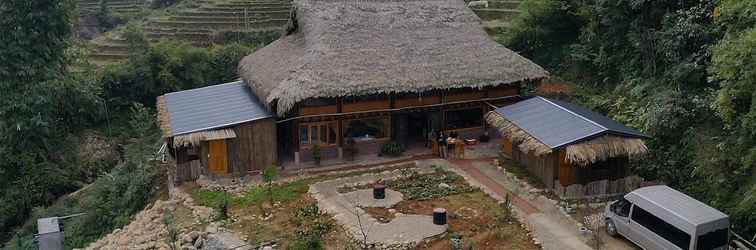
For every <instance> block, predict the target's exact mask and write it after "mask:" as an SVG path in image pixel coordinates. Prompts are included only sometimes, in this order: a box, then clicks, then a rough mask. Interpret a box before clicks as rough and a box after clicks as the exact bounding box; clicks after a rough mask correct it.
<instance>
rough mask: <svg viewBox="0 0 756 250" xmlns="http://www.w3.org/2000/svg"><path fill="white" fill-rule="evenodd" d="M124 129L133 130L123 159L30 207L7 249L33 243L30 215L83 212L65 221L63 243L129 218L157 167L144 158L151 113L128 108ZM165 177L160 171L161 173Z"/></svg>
mask: <svg viewBox="0 0 756 250" xmlns="http://www.w3.org/2000/svg"><path fill="white" fill-rule="evenodd" d="M131 113H132V115H131V117H132V118H131V120H130V126H129V127H130V129H131V130H132V131H133V132H134V133H135V134H134V135H135V136H136V137H135V138H134V139H133V140H132V142H131V143H130V144H128V145H126V147H125V159H124V161H122V162H120V163H119V164H118V165H117V166H116V167H114V168H113V170H112V171H110V173H109V174H107V175H105V176H103V177H101V178H98V179H97V180H96V181H95V182H94V183H92V184H91V186H89V187H87V188H86V189H84V190H82V191H80V192H79V193H78V194H76V196H73V197H72V196H66V197H64V198H63V199H62V200H60V201H58V202H56V203H55V204H54V205H53V206H51V207H48V208H46V209H38V210H35V212H34V214H33V215H32V217H31V219H30V220H29V221H28V222H27V223H26V224H25V225H24V226H23V227H22V228H21V229H20V230H19V231H18V232H17V238H15V239H14V240H12V241H11V242H10V243H9V244H8V248H9V249H36V246H34V245H33V243H32V240H33V235H34V234H35V233H36V232H37V229H36V219H37V218H41V217H49V216H65V215H69V214H75V213H82V212H83V213H86V214H85V215H83V216H81V217H75V218H72V219H67V220H66V221H65V231H66V239H65V242H64V243H65V247H66V249H71V248H81V247H85V246H86V245H87V244H88V243H89V242H92V241H94V240H97V239H99V238H100V237H102V236H104V235H105V234H107V233H110V232H111V231H112V230H113V229H115V228H118V227H122V226H124V225H126V224H128V223H129V221H130V220H131V216H132V215H133V214H135V213H137V212H139V211H141V210H142V209H143V208H144V206H145V205H147V204H148V203H149V202H150V201H152V200H153V198H152V197H153V195H154V193H155V190H156V189H155V187H156V186H159V185H157V184H158V182H157V180H158V179H159V176H160V175H159V173H158V172H157V170H156V166H155V165H154V164H152V163H151V162H150V160H151V156H152V153H153V152H154V151H155V149H156V145H155V142H156V141H157V140H156V138H157V137H158V135H157V134H156V131H157V128H156V126H155V120H154V119H153V115H154V114H153V113H150V112H149V110H148V109H146V108H144V107H143V106H141V105H138V104H137V105H135V106H134V107H132V109H131ZM163 178H165V177H163Z"/></svg>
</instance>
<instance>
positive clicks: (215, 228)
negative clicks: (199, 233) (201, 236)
mask: <svg viewBox="0 0 756 250" xmlns="http://www.w3.org/2000/svg"><path fill="white" fill-rule="evenodd" d="M205 232H208V233H217V232H218V224H216V223H214V222H213V223H210V224H209V225H207V227H205Z"/></svg>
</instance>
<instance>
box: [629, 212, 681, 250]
mask: <svg viewBox="0 0 756 250" xmlns="http://www.w3.org/2000/svg"><path fill="white" fill-rule="evenodd" d="M631 218H632V219H633V221H635V222H637V223H638V224H640V225H641V226H643V227H645V228H646V229H648V230H650V231H651V232H654V233H656V234H657V235H659V236H661V237H662V238H664V239H665V240H667V241H669V242H670V243H672V244H674V245H675V246H677V247H679V248H680V249H686V250H687V249H690V234H687V233H685V232H683V231H682V230H680V229H679V228H677V227H675V226H673V225H671V224H669V223H667V222H666V221H663V220H662V219H659V217H656V216H654V215H653V214H651V213H649V212H646V210H643V209H642V208H640V207H638V206H634V207H633V215H632V216H631Z"/></svg>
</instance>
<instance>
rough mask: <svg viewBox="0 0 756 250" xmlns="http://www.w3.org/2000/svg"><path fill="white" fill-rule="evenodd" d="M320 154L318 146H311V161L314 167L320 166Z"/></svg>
mask: <svg viewBox="0 0 756 250" xmlns="http://www.w3.org/2000/svg"><path fill="white" fill-rule="evenodd" d="M320 153H321V152H320V145H318V144H315V145H312V159H313V160H315V165H320V160H321V159H322V157H323V156H322V155H321V154H320Z"/></svg>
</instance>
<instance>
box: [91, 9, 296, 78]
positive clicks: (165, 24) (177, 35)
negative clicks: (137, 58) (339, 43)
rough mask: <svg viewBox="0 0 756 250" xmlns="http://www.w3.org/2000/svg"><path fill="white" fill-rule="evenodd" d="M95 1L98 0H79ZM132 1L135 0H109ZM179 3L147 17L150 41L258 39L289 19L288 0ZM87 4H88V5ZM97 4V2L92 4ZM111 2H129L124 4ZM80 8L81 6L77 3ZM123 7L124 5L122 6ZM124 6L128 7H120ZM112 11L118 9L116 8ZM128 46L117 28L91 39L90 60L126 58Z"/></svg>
mask: <svg viewBox="0 0 756 250" xmlns="http://www.w3.org/2000/svg"><path fill="white" fill-rule="evenodd" d="M79 1H80V3H81V2H82V1H93V2H94V1H97V0H79ZM111 1H112V2H114V1H123V2H129V1H132V2H133V1H135V0H110V1H109V2H108V4H110V3H112V2H111ZM138 1H142V0H138ZM184 2H185V4H184V5H182V6H176V7H169V8H168V9H166V10H164V11H162V12H160V13H158V14H155V15H153V16H151V17H148V18H147V20H145V21H144V24H143V25H142V28H143V30H144V33H145V35H146V37H147V38H148V39H149V40H150V41H152V42H155V41H159V40H161V39H170V40H179V41H184V42H188V43H190V44H192V45H194V46H200V47H206V46H210V45H212V44H222V43H225V42H226V41H227V40H228V38H234V37H244V38H245V39H249V38H250V37H252V39H253V40H254V39H256V37H261V38H260V39H262V40H265V38H264V37H266V36H267V37H270V36H275V34H277V32H280V31H281V30H282V29H283V28H284V27H285V25H286V23H287V22H288V17H289V12H290V10H291V2H290V1H289V0H194V1H192V0H184ZM87 6H88V5H87ZM95 6H98V5H95ZM113 6H129V5H126V4H123V5H121V3H119V5H113ZM80 8H82V7H80ZM87 8H88V7H87ZM124 8H125V7H124ZM123 10H127V9H123ZM113 11H120V10H118V9H116V8H114V9H113ZM127 56H128V46H127V44H126V41H125V39H123V38H122V37H121V35H120V34H119V32H118V31H112V32H108V33H106V34H105V35H103V36H100V37H98V38H96V39H94V40H93V41H92V42H91V43H90V57H89V58H90V62H93V63H94V64H97V65H103V64H108V63H112V62H117V61H119V60H122V59H125V58H127Z"/></svg>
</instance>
